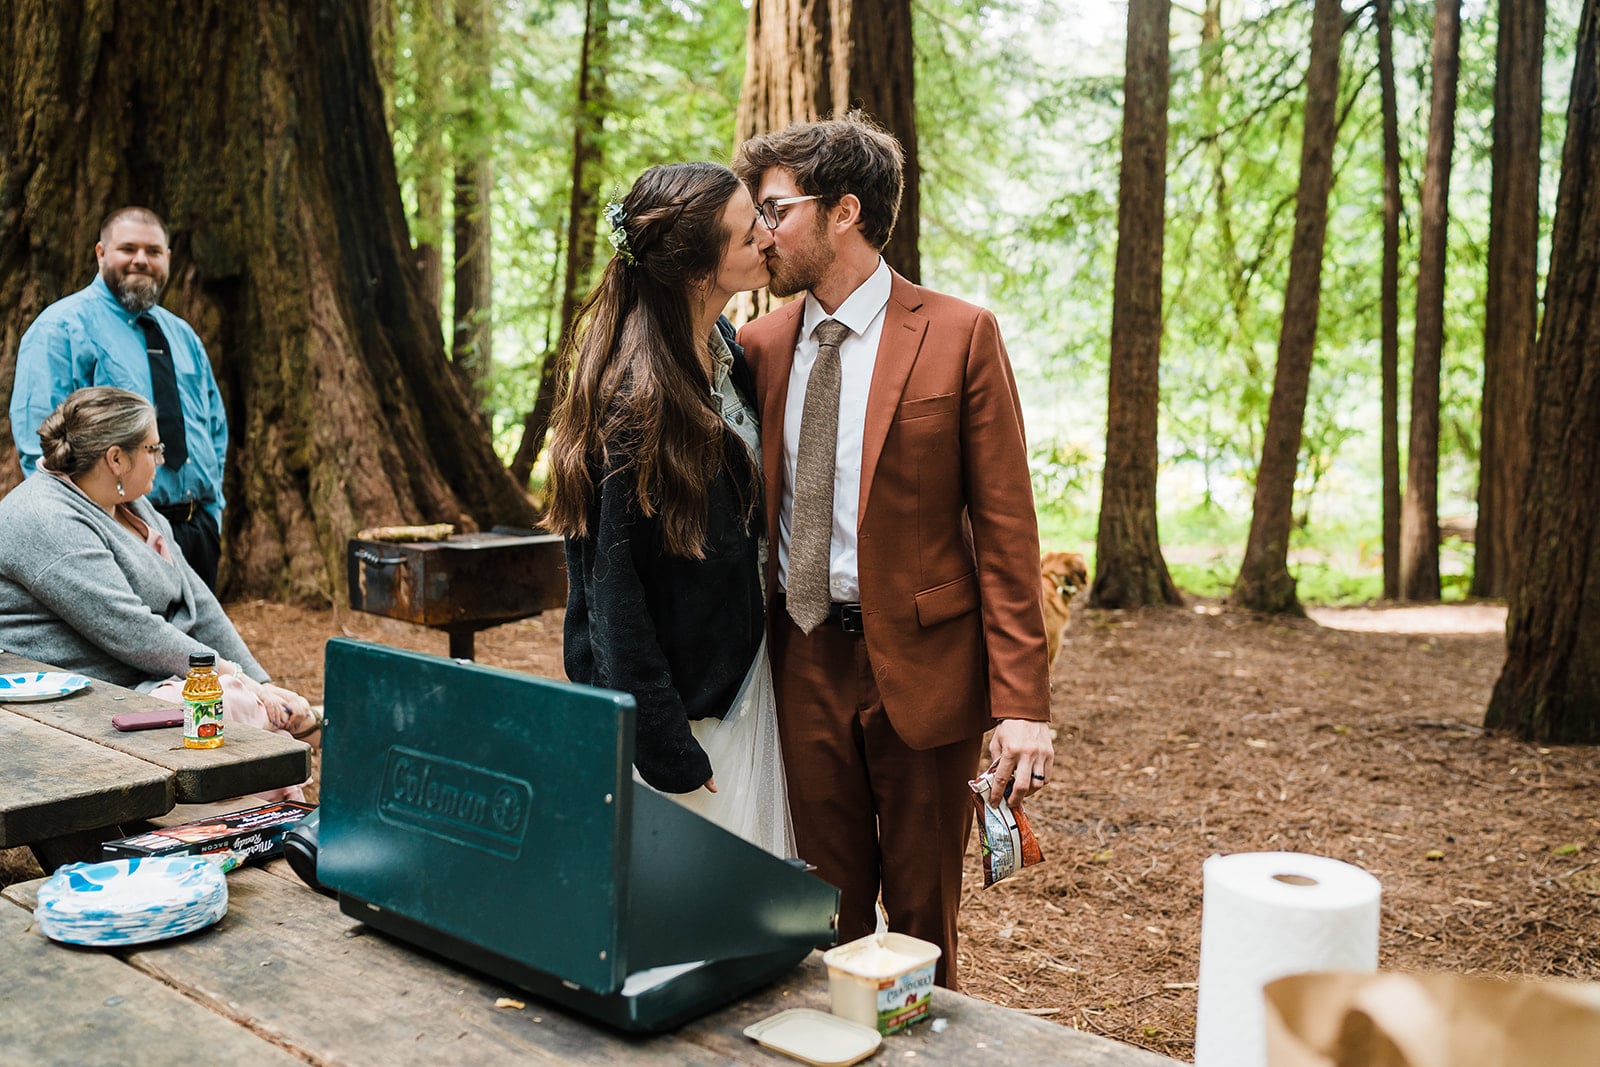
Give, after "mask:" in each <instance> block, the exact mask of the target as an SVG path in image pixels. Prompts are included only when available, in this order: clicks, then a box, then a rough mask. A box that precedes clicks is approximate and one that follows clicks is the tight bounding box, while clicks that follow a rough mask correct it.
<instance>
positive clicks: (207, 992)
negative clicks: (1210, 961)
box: [0, 861, 1178, 1067]
mask: <svg viewBox="0 0 1600 1067" xmlns="http://www.w3.org/2000/svg"><path fill="white" fill-rule="evenodd" d="M41 884H42V883H41V882H40V881H33V882H25V883H21V884H18V885H14V886H12V887H10V888H9V889H7V890H5V892H4V896H5V897H6V898H7V900H9V901H10V903H6V902H4V901H0V918H3V919H4V921H0V958H4V959H6V960H7V965H6V990H5V996H4V997H0V1062H6V1063H29V1064H34V1065H51V1064H62V1065H66V1064H71V1065H73V1067H78V1065H84V1064H108V1065H111V1064H114V1065H117V1067H120V1065H122V1064H125V1063H157V1062H159V1063H165V1064H171V1065H187V1064H193V1065H202V1064H206V1065H209V1064H214V1063H248V1064H252V1065H253V1064H279V1063H281V1064H296V1063H316V1064H328V1065H361V1064H372V1065H375V1067H394V1065H406V1064H429V1065H432V1064H473V1063H483V1064H498V1063H511V1062H519V1063H538V1064H544V1065H585V1067H621V1065H623V1064H627V1065H630V1067H631V1065H633V1064H644V1065H663V1067H664V1065H674V1067H682V1065H686V1064H707V1065H711V1064H764V1065H768V1067H773V1065H782V1064H794V1063H796V1062H798V1061H796V1060H790V1059H787V1058H786V1057H784V1056H781V1055H779V1054H778V1053H776V1052H771V1051H768V1050H766V1049H763V1048H761V1047H760V1046H758V1045H757V1044H756V1043H755V1042H753V1041H751V1040H750V1039H748V1038H746V1037H745V1036H744V1033H743V1031H744V1028H745V1027H746V1026H748V1025H750V1024H751V1023H753V1022H756V1021H758V1020H761V1019H765V1018H767V1017H769V1016H771V1015H774V1014H776V1013H777V1012H779V1011H782V1010H784V1009H786V1008H799V1007H807V1008H816V1009H820V1010H822V1011H826V1010H827V1009H828V991H827V975H826V971H825V969H824V967H823V965H822V962H821V954H820V953H812V955H811V956H810V957H809V958H808V959H807V960H806V961H804V962H803V963H802V964H801V965H800V966H799V967H797V968H796V969H795V970H794V971H792V972H791V973H790V974H789V975H788V976H786V977H785V978H784V979H783V980H781V981H779V982H777V983H776V984H774V985H772V986H769V987H768V988H766V989H764V990H760V991H758V992H756V993H754V994H752V995H751V996H749V997H746V998H745V999H743V1000H740V1001H736V1002H734V1003H733V1004H731V1005H729V1006H727V1007H725V1008H723V1009H721V1010H719V1011H717V1012H714V1013H713V1014H711V1015H708V1016H706V1017H704V1018H702V1019H699V1020H697V1021H695V1022H692V1023H688V1024H686V1025H685V1026H683V1027H681V1028H680V1029H678V1030H676V1031H674V1032H672V1033H669V1034H663V1035H659V1036H655V1037H643V1038H642V1037H632V1036H627V1035H623V1034H620V1033H617V1032H614V1031H611V1030H608V1029H606V1028H604V1027H601V1026H599V1025H597V1024H594V1023H591V1022H588V1021H586V1020H584V1019H582V1018H579V1017H576V1016H573V1015H569V1014H566V1013H565V1012H563V1011H562V1010H561V1009H558V1008H556V1007H553V1006H551V1005H549V1004H547V1003H544V1002H542V1001H539V1000H537V999H535V998H533V997H531V996H529V995H528V994H525V993H520V992H519V991H517V990H516V989H514V988H512V987H509V986H507V985H505V984H503V983H501V982H500V981H498V980H497V979H493V978H489V977H486V976H484V975H481V974H477V973H475V972H472V971H468V970H464V969H461V968H458V967H456V966H455V965H453V964H451V963H449V962H447V961H444V960H441V959H438V958H436V957H433V956H430V955H427V954H425V953H422V952H419V951H417V950H415V949H412V948H410V947H408V946H406V945H404V944H402V943H400V942H397V941H391V940H389V939H388V938H386V937H384V936H382V935H381V934H378V933H376V932H374V931H372V930H370V929H369V928H367V927H365V926H363V925H362V924H360V923H359V922H357V921H356V920H354V919H351V918H350V917H348V916H346V915H344V914H343V913H342V912H340V911H339V908H338V905H337V904H336V903H335V902H334V901H333V900H331V899H330V898H328V897H325V896H322V895H320V894H317V893H314V892H312V891H311V890H310V889H307V888H306V887H305V886H304V885H302V884H301V883H300V882H299V881H298V880H297V879H296V878H295V876H294V874H293V872H291V871H290V870H289V869H288V867H287V866H286V865H285V864H284V863H283V862H282V861H274V862H272V863H269V864H267V865H266V866H264V867H245V868H243V869H241V870H237V871H234V872H233V873H231V874H230V875H228V894H229V904H228V914H227V915H226V916H224V917H223V919H222V921H221V922H219V923H217V924H216V925H215V926H213V927H210V928H208V929H206V930H201V931H198V932H196V933H194V934H190V935H188V936H186V937H182V938H178V939H175V940H172V941H166V942H158V943H155V944H151V945H146V946H135V947H130V948H119V949H116V950H114V951H112V950H101V949H92V948H76V947H71V946H65V945H58V944H56V943H54V942H51V941H48V940H46V939H45V938H44V937H43V936H41V935H40V934H39V933H38V932H37V930H35V929H33V928H32V926H31V923H30V915H29V913H28V912H27V911H24V910H22V909H30V910H31V909H32V907H33V905H34V902H35V899H36V896H37V893H38V887H39V886H40V885H41ZM502 997H504V998H509V999H511V1000H515V1001H520V1002H522V1006H520V1007H518V1006H514V1005H507V1006H504V1007H497V1006H496V1001H497V1000H498V999H499V998H502ZM933 1020H934V1021H927V1022H921V1023H917V1024H916V1025H915V1026H913V1027H912V1028H911V1030H910V1031H909V1032H906V1033H901V1034H894V1035H891V1036H889V1037H886V1038H884V1042H883V1045H882V1047H881V1048H880V1049H879V1051H878V1052H876V1053H874V1054H873V1056H872V1057H871V1058H870V1059H869V1060H867V1061H864V1062H866V1063H869V1064H876V1065H879V1067H882V1065H886V1064H889V1063H901V1062H907V1061H910V1058H911V1057H913V1056H914V1057H915V1060H914V1062H915V1063H917V1064H920V1065H947V1064H950V1065H954V1064H959V1065H961V1067H971V1065H973V1064H980V1065H993V1067H1008V1065H1016V1064H1027V1065H1028V1067H1036V1065H1039V1064H1050V1065H1052V1067H1171V1065H1172V1064H1174V1063H1176V1062H1178V1061H1176V1060H1171V1059H1168V1058H1166V1057H1164V1056H1158V1055H1156V1054H1154V1053H1151V1052H1146V1051H1144V1050H1142V1049H1137V1048H1134V1047H1132V1046H1129V1045H1123V1044H1120V1043H1118V1042H1115V1041H1110V1040H1107V1039H1106V1038H1103V1037H1097V1036H1095V1035H1092V1034H1085V1033H1081V1032H1079V1031H1076V1030H1072V1029H1069V1028H1067V1027H1064V1026H1059V1025H1056V1024H1054V1023H1050V1022H1045V1021H1043V1020H1040V1019H1036V1018H1034V1017H1032V1016H1030V1015H1026V1014H1023V1013H1021V1012H1016V1011H1012V1010H1010V1009H1007V1008H1002V1007H999V1006H997V1005H994V1004H988V1003H985V1002H984V1001H980V1000H975V999H973V998H971V997H967V996H962V995H961V994H958V993H951V992H949V991H948V990H944V989H935V990H934V993H933ZM937 1020H943V1022H942V1023H939V1022H937Z"/></svg>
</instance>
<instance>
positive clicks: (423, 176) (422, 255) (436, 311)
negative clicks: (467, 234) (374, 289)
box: [411, 0, 455, 328]
mask: <svg viewBox="0 0 1600 1067" xmlns="http://www.w3.org/2000/svg"><path fill="white" fill-rule="evenodd" d="M413 18H414V20H415V21H414V23H413V26H414V31H413V35H412V41H411V47H412V49H413V50H414V53H415V54H414V75H415V84H414V85H413V87H412V91H413V92H414V93H415V94H416V113H417V128H416V131H415V134H414V136H415V138H416V140H415V142H414V144H413V147H412V152H411V154H412V159H413V164H412V173H413V175H414V178H413V184H414V185H415V187H416V195H417V212H416V216H415V218H416V225H415V232H414V233H413V234H412V236H413V237H414V238H415V240H416V264H417V270H418V271H419V272H420V273H421V275H422V296H423V299H424V300H425V301H427V305H428V309H429V311H430V313H431V314H432V315H433V320H434V322H435V324H436V328H438V327H439V325H442V324H443V322H444V180H445V175H446V174H447V173H448V172H449V168H450V164H449V160H448V158H447V157H446V155H445V148H444V128H445V124H446V122H447V121H448V116H447V114H446V112H447V111H448V109H449V103H448V101H449V95H450V94H449V87H448V82H447V79H446V77H445V72H446V70H448V69H449V67H450V56H451V53H452V51H453V50H452V48H451V47H450V46H451V42H452V41H453V40H454V38H455V33H454V29H453V27H452V24H451V20H450V12H449V8H448V5H447V2H446V0H420V2H419V3H417V4H416V7H415V10H414V12H413Z"/></svg>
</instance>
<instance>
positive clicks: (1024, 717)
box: [734, 113, 1053, 989]
mask: <svg viewBox="0 0 1600 1067" xmlns="http://www.w3.org/2000/svg"><path fill="white" fill-rule="evenodd" d="M734 170H735V171H736V172H737V173H738V174H739V177H740V178H741V179H742V180H743V181H744V182H745V184H746V185H747V186H749V187H750V190H751V192H752V195H753V196H754V198H755V200H756V202H757V203H758V205H759V208H760V211H761V214H762V217H763V219H764V221H765V222H766V224H767V226H768V227H769V228H770V229H771V230H772V238H773V246H772V248H771V249H770V250H769V251H768V252H767V265H768V267H769V268H770V270H771V273H772V281H771V289H772V292H773V293H774V294H775V295H778V296H791V295H794V294H798V293H805V294H806V296H805V299H804V300H796V301H793V302H791V303H789V304H787V305H785V306H784V307H782V308H780V309H778V310H777V311H774V312H772V313H771V314H769V315H766V316H764V317H762V318H760V319H758V320H757V321H755V322H752V323H750V324H749V325H748V326H746V327H745V328H744V329H743V330H742V331H741V332H740V334H739V341H740V342H741V343H742V344H743V345H744V346H745V351H746V354H747V356H748V357H749V360H750V362H751V364H752V365H753V367H754V369H755V374H756V391H757V394H758V397H759V402H760V404H761V427H762V434H761V439H762V467H763V470H764V473H765V477H766V508H767V528H768V530H769V531H773V532H774V533H775V536H774V538H773V539H774V542H775V548H776V550H775V551H774V552H772V553H771V556H770V559H769V561H768V582H767V586H768V588H769V589H776V590H778V592H777V594H776V595H775V596H774V598H773V605H772V610H771V612H770V614H769V619H770V627H771V647H772V666H773V673H774V680H775V682H776V685H777V697H778V723H779V730H780V733H781V735H782V739H783V748H784V761H785V764H786V766H787V768H788V784H789V802H790V805H791V808H792V812H793V818H794V830H795V838H796V842H797V844H798V846H799V852H800V855H801V856H803V857H805V858H806V859H807V860H808V861H810V862H812V863H814V864H816V866H817V868H818V870H817V873H818V875H819V876H820V877H822V878H823V879H825V880H826V881H828V882H830V883H832V884H833V885H835V886H838V887H839V889H840V890H841V901H840V918H839V939H840V941H841V942H844V941H849V940H852V939H854V938H857V937H862V936H864V935H866V934H869V933H871V932H872V931H873V929H874V927H875V924H876V915H875V912H874V906H875V904H876V902H877V901H878V899H879V896H880V894H881V896H882V899H883V904H884V909H885V911H886V912H887V914H888V924H889V928H890V929H891V930H895V931H899V932H902V933H907V934H910V935H912V936H914V937H920V938H922V939H924V940H927V941H931V942H933V943H934V944H936V945H938V946H939V947H940V948H941V949H942V950H943V953H942V955H941V957H940V960H939V967H938V973H937V975H936V980H937V981H938V982H939V983H940V984H942V985H945V986H948V987H949V988H951V989H954V988H957V974H956V909H957V907H958V906H959V904H960V899H961V863H962V853H963V852H964V851H965V847H966V841H967V837H968V835H969V832H970V830H971V825H972V815H973V807H972V793H971V791H970V790H969V789H968V788H967V780H968V779H969V778H971V777H972V776H973V774H974V773H975V772H976V770H977V769H978V765H979V764H978V761H979V756H980V752H981V749H982V743H983V735H984V733H985V732H986V731H988V730H990V729H993V731H994V735H993V738H992V740H991V742H990V756H991V758H992V759H993V760H994V761H995V762H996V763H997V764H998V767H997V772H998V777H999V780H1000V781H1005V780H1007V779H1008V778H1009V779H1013V781H1014V786H1013V789H1012V793H1011V796H1012V799H1013V800H1020V799H1021V798H1023V797H1025V796H1027V795H1028V794H1030V793H1032V792H1033V791H1035V790H1036V789H1038V788H1039V787H1041V786H1042V785H1043V784H1044V783H1045V781H1046V780H1047V779H1048V777H1049V775H1050V766H1051V761H1052V758H1053V756H1052V748H1051V738H1050V727H1049V718H1050V696H1049V680H1048V670H1047V667H1046V661H1045V630H1044V616H1043V609H1042V608H1041V605H1040V599H1039V578H1038V570H1039V567H1038V563H1039V535H1038V528H1037V524H1036V520H1035V518H1034V511H1033V491H1032V488H1031V485H1030V482H1029V476H1028V459H1027V446H1026V442H1025V440H1024V437H1023V428H1022V412H1021V407H1020V405H1019V403H1018V399H1017V388H1016V382H1015V380H1014V379H1013V377H1012V372H1011V365H1010V362H1009V361H1008V360H1007V358H1006V352H1005V346H1004V344H1003V343H1002V342H1001V340H1000V330H999V326H998V325H997V324H996V322H995V319H994V316H993V315H992V314H990V313H989V312H988V311H985V310H983V309H982V308H978V307H974V306H973V305H971V304H968V303H965V302H963V301H960V300H957V299H955V298H953V297H949V296H944V295H941V294H939V293H936V292H933V291H932V290H929V289H924V288H922V287H921V286H917V285H913V284H911V283H910V282H908V281H906V280H905V279H904V278H902V277H900V276H899V275H898V274H896V273H894V271H892V270H890V269H889V267H888V265H887V264H886V263H884V261H883V258H882V257H881V256H880V254H879V252H880V250H881V249H882V248H883V245H884V243H885V242H887V241H888V240H889V234H890V232H891V231H892V230H893V229H894V223H895V217H896V216H897V215H898V213H899V210H900V196H901V192H902V190H903V188H904V178H903V163H902V155H901V151H900V145H899V143H898V142H897V141H896V140H895V139H894V138H893V137H892V136H890V135H889V134H888V133H886V132H885V131H883V130H882V129H880V128H879V127H877V126H876V125H874V124H872V123H871V122H870V121H869V120H867V119H865V118H863V117H861V116H860V115H859V114H856V113H852V114H851V115H849V116H848V117H846V118H843V119H836V120H832V121H827V122H810V123H796V124H794V125H791V126H789V127H787V128H786V129H784V130H781V131H779V132H777V133H772V134H767V135H764V136H760V137H756V138H753V139H751V140H749V141H747V142H745V144H744V145H743V146H742V147H741V148H740V149H739V152H738V156H737V158H736V159H735V160H734Z"/></svg>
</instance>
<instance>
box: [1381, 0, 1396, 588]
mask: <svg viewBox="0 0 1600 1067" xmlns="http://www.w3.org/2000/svg"><path fill="white" fill-rule="evenodd" d="M1377 22H1378V82H1379V88H1380V92H1381V95H1382V97H1383V105H1382V107H1383V277H1382V280H1381V282H1380V285H1381V287H1382V290H1383V293H1382V296H1381V298H1380V299H1381V303H1382V305H1383V311H1382V318H1383V325H1382V330H1383V341H1382V352H1381V355H1380V356H1379V364H1380V368H1381V375H1382V378H1383V416H1382V417H1383V517H1382V522H1383V595H1384V596H1385V597H1388V598H1389V599H1390V600H1394V599H1397V598H1398V597H1399V596H1400V109H1399V106H1398V104H1397V103H1396V100H1395V83H1394V0H1378V8H1377Z"/></svg>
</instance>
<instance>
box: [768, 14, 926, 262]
mask: <svg viewBox="0 0 1600 1067" xmlns="http://www.w3.org/2000/svg"><path fill="white" fill-rule="evenodd" d="M915 67H916V55H915V53H914V51H913V50H912V41H911V0H753V3H752V4H751V5H750V34H749V37H748V42H747V48H746V59H745V74H744V91H743V93H742V95H741V98H740V101H739V116H738V123H737V135H738V139H739V140H741V141H743V140H745V139H746V138H749V137H752V136H754V135H755V134H758V133H767V132H770V131H772V130H778V129H782V128H783V127H784V126H786V125H788V124H789V123H791V122H805V121H810V120H813V119H819V118H828V117H830V116H832V115H834V114H840V115H842V114H843V113H844V112H845V111H847V110H848V109H850V108H853V107H859V108H861V109H862V110H863V111H865V112H866V113H867V114H868V115H870V116H871V117H872V118H874V119H876V120H877V121H878V122H879V123H881V124H882V125H883V127H884V128H885V129H887V130H888V131H889V132H890V133H892V134H894V135H895V136H896V137H898V138H899V139H900V145H901V147H902V148H904V149H905V157H906V163H905V177H906V190H905V198H904V199H903V200H902V201H901V204H900V220H899V222H897V223H896V224H895V228H894V236H893V237H891V238H890V240H889V243H888V244H887V245H886V246H884V249H883V258H884V259H885V260H886V261H887V262H888V264H889V266H891V267H893V268H894V269H895V270H897V271H899V272H900V273H901V274H902V275H904V276H905V277H906V278H909V279H910V280H911V281H914V282H915V281H920V280H921V279H922V268H921V261H920V257H919V254H918V251H917V230H918V226H919V216H920V194H919V192H918V186H919V184H920V182H919V175H920V172H919V170H918V167H917V123H916V106H915V92H914V90H915V85H916V77H915Z"/></svg>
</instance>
